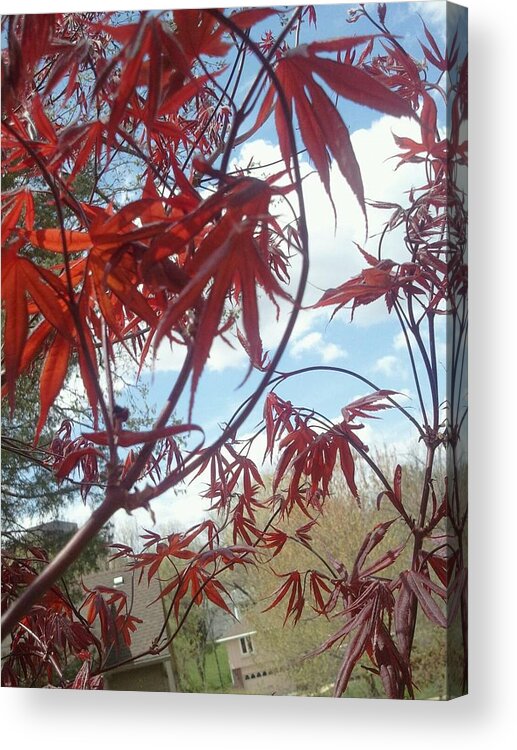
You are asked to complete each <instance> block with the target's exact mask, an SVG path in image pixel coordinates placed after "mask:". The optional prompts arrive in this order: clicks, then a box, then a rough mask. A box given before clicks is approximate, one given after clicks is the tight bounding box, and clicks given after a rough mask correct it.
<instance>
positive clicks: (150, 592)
mask: <svg viewBox="0 0 517 750" xmlns="http://www.w3.org/2000/svg"><path fill="white" fill-rule="evenodd" d="M138 579H139V574H138V573H137V574H136V575H134V574H133V573H132V572H131V571H127V570H125V569H119V570H101V571H97V572H96V573H90V574H88V575H85V576H83V577H82V581H83V583H84V585H85V586H86V587H87V588H88V589H92V588H94V587H95V586H108V587H109V588H113V589H120V590H122V591H124V592H125V593H126V594H127V601H128V608H130V611H131V614H132V615H133V616H134V617H138V618H140V619H141V620H142V622H141V623H137V629H136V631H135V632H134V633H132V637H131V647H130V648H128V647H127V646H125V644H123V643H121V645H120V646H119V649H118V651H116V650H115V649H114V650H113V652H112V653H111V655H110V658H109V660H108V661H109V663H110V665H113V664H114V663H118V662H121V661H124V660H125V659H127V658H129V657H131V656H136V655H137V654H139V653H141V652H143V651H146V650H147V649H148V648H149V647H150V646H151V644H152V642H153V639H154V638H155V637H156V636H157V635H158V633H159V631H160V629H161V628H162V626H163V624H164V622H165V615H164V611H163V604H162V601H161V600H158V601H155V599H157V598H158V597H159V595H160V593H161V587H160V582H159V580H158V579H157V578H156V577H155V578H151V581H150V582H149V585H148V584H147V578H146V577H144V578H142V581H141V582H140V584H139V583H138ZM167 657H168V652H167V651H164V652H162V654H161V655H156V654H147V655H146V656H143V657H142V658H141V659H139V660H138V662H137V665H138V666H140V665H142V664H143V663H147V662H149V661H159V660H161V659H164V658H167Z"/></svg>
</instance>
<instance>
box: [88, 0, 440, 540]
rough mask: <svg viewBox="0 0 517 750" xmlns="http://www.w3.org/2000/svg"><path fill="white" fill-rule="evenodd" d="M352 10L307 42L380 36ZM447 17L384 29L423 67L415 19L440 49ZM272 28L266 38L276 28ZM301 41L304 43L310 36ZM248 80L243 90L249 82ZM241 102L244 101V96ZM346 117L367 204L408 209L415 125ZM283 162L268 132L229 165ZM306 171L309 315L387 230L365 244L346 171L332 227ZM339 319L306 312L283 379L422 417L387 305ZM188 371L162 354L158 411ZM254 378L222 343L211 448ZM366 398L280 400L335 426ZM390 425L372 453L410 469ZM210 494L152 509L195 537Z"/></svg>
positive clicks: (321, 22) (336, 8)
mask: <svg viewBox="0 0 517 750" xmlns="http://www.w3.org/2000/svg"><path fill="white" fill-rule="evenodd" d="M350 7H354V6H351V5H342V6H340V5H332V6H318V7H317V14H318V15H317V19H318V26H317V30H316V31H314V29H312V28H311V29H310V32H309V34H310V38H311V39H314V38H320V39H325V38H332V37H336V36H351V35H356V34H362V33H371V32H372V28H371V26H370V25H369V24H368V23H367V22H365V21H364V19H361V20H360V21H359V22H358V23H356V24H347V23H346V17H347V11H348V9H349V8H350ZM444 7H445V3H442V2H431V3H427V2H426V3H404V4H402V3H393V4H391V3H390V4H388V15H387V25H388V27H389V28H390V29H391V30H393V31H394V32H395V33H397V34H399V35H400V36H401V37H403V43H404V44H405V45H407V47H408V49H409V50H410V52H411V53H412V54H413V55H414V56H415V57H416V58H417V59H419V60H422V59H423V53H422V51H421V48H420V46H419V45H418V44H417V42H416V39H417V36H418V37H420V38H421V31H422V23H421V19H420V17H419V15H418V14H420V16H421V17H422V18H423V19H424V20H425V22H426V24H427V25H428V27H429V28H430V30H431V31H432V32H433V33H434V34H435V36H436V38H437V40H438V41H439V42H441V41H442V40H443V39H444V29H445V15H444ZM367 8H368V9H369V10H370V12H371V13H372V15H374V16H375V12H376V11H375V8H376V3H372V4H369V5H367ZM263 27H264V29H266V28H268V22H267V21H266V22H265V23H264V24H263ZM261 33H262V29H261V28H260V27H259V30H258V33H257V32H256V33H255V35H254V38H257V36H260V34H261ZM304 33H306V31H305V32H304ZM306 38H307V37H306ZM300 41H301V42H302V43H303V42H304V41H305V40H304V35H303V33H302V37H301V40H300ZM252 74H253V67H251V68H250V71H249V74H248V75H249V78H248V80H251V76H252ZM243 80H244V81H246V77H244V79H243ZM242 93H243V94H244V93H245V90H244V88H243V91H242ZM340 106H341V108H342V112H343V114H344V119H345V122H346V123H347V125H348V126H349V128H350V131H351V134H352V142H353V144H354V149H355V151H356V155H357V158H358V161H359V164H360V166H361V170H362V176H363V182H364V186H365V194H366V197H367V198H368V199H373V200H387V201H393V202H400V203H404V193H405V192H406V191H408V190H410V189H411V187H413V186H415V187H416V186H418V185H420V184H422V182H423V180H424V177H425V173H424V172H423V169H422V167H421V166H420V165H407V166H404V167H401V168H400V169H399V170H396V171H395V169H394V167H395V164H396V161H395V160H393V159H390V158H389V157H391V156H392V155H393V154H394V152H395V145H394V142H393V135H392V134H393V133H396V134H397V135H406V136H410V137H415V136H418V127H417V125H416V124H415V123H414V122H412V121H410V120H408V119H397V118H392V117H388V116H382V115H380V114H379V113H377V112H373V111H371V110H368V109H367V108H364V107H359V106H356V105H350V103H347V102H346V103H342V104H341V105H340ZM279 157H280V152H279V148H278V145H277V143H276V142H275V133H274V130H273V128H272V127H271V125H270V124H269V123H268V124H267V125H266V126H265V127H264V128H263V129H262V130H261V131H260V132H259V133H257V134H256V135H255V136H254V137H253V139H252V140H251V141H250V142H249V143H246V144H245V145H244V146H243V147H242V148H241V149H239V150H238V151H237V153H236V154H235V158H234V159H233V160H232V164H236V165H241V166H244V165H245V164H247V163H248V162H249V160H250V158H253V159H254V160H255V163H260V164H268V163H269V162H270V161H272V160H274V159H275V158H276V159H278V158H279ZM301 167H302V173H303V174H305V175H308V176H307V177H306V179H305V181H304V195H305V201H306V206H307V214H308V225H309V239H310V254H311V271H310V276H309V285H308V288H307V293H306V297H305V304H306V305H310V304H313V303H314V302H315V301H316V300H317V299H318V298H319V297H320V296H321V294H322V292H323V290H324V289H326V288H330V287H334V286H338V285H339V284H341V283H343V282H344V281H346V280H347V279H348V278H350V277H351V276H353V275H354V274H356V273H358V272H359V271H360V270H361V268H363V266H364V260H363V258H362V256H361V255H360V254H359V252H358V251H357V249H356V247H355V245H354V242H358V243H360V244H361V245H362V246H364V247H365V248H366V249H367V250H369V251H370V252H372V253H374V254H375V252H376V247H377V245H376V242H377V240H376V237H375V235H376V234H377V233H378V232H379V231H380V230H381V228H382V225H383V222H384V221H385V220H386V218H388V214H387V213H385V212H379V211H376V212H375V213H374V212H371V211H369V228H370V237H369V239H368V241H367V242H366V243H365V225H364V221H363V218H362V215H361V211H360V209H359V207H358V205H357V203H356V201H355V199H354V197H353V195H352V193H351V191H350V189H349V187H348V186H347V184H346V183H345V181H344V180H343V178H342V177H341V175H340V174H339V172H338V170H337V169H336V168H333V169H332V178H331V180H332V191H333V196H334V200H335V203H336V206H337V207H338V216H339V220H338V224H337V227H335V225H334V217H333V213H332V208H331V205H330V203H329V201H328V199H327V197H326V194H325V192H324V189H323V187H322V184H321V181H320V180H319V177H318V176H317V175H315V174H310V173H311V172H312V166H311V165H310V164H309V162H308V161H307V158H306V157H302V163H301ZM400 237H401V236H400V234H398V235H397V233H393V234H391V235H389V236H388V238H387V240H386V242H385V244H384V246H383V256H384V257H387V258H392V259H393V260H405V259H406V255H405V251H404V249H403V247H402V243H401V242H400ZM295 265H296V264H295ZM294 275H296V274H294ZM260 311H261V327H262V336H263V342H264V347H265V349H271V350H272V349H274V347H275V346H276V344H277V343H278V340H279V338H280V335H281V333H282V330H283V325H282V323H283V324H284V325H285V320H286V314H287V312H288V311H287V309H285V310H284V309H283V310H282V315H281V317H280V320H279V321H277V320H276V318H275V312H274V310H273V309H272V306H271V305H270V304H268V303H266V302H264V304H262V305H261V310H260ZM331 313H332V308H321V309H320V310H304V311H302V312H301V314H300V316H299V319H298V322H297V325H296V328H295V331H294V334H293V337H292V340H291V342H290V344H289V346H288V347H287V350H286V353H285V354H284V357H283V359H282V361H281V363H280V368H279V369H281V370H283V371H288V370H295V369H298V368H300V367H307V366H311V365H322V364H324V365H334V366H338V367H345V368H350V369H352V370H355V371H357V372H359V373H360V374H362V375H364V376H365V377H367V378H369V379H371V380H372V381H374V382H375V383H376V384H377V385H378V386H379V387H380V388H392V389H394V390H397V391H400V392H401V393H402V394H404V395H403V396H401V403H402V404H403V405H404V406H405V407H406V408H408V409H409V410H410V411H413V410H414V413H415V415H416V416H417V415H418V410H417V406H418V405H417V402H416V399H415V392H414V384H413V382H412V376H411V373H410V369H409V362H408V360H407V354H406V351H405V349H404V348H403V346H402V341H401V337H400V329H399V327H398V325H397V321H396V318H394V317H393V316H388V315H387V311H386V306H385V304H384V301H383V300H382V299H381V300H379V301H378V302H375V303H373V304H372V305H369V306H368V307H364V308H358V309H357V311H356V313H355V316H354V321H353V322H350V313H349V311H346V310H343V311H341V312H340V313H338V314H337V315H336V316H335V317H334V319H333V320H332V321H330V322H329V320H330V316H331ZM438 356H439V359H440V361H441V362H442V363H443V365H445V336H444V334H443V332H441V331H439V332H438ZM181 361H182V356H181V353H178V352H177V351H175V350H173V351H172V352H171V351H166V350H165V348H162V349H161V350H160V353H159V356H158V359H157V361H156V363H155V365H154V368H153V371H152V372H149V373H146V374H145V375H144V376H143V377H144V378H145V380H146V381H148V382H149V384H150V388H151V390H150V397H151V401H153V402H155V403H156V405H157V408H158V409H159V408H160V404H161V403H163V400H164V398H165V397H166V395H167V394H168V392H169V391H170V389H171V387H172V385H173V383H174V380H175V377H176V373H177V372H178V370H179V367H180V365H181ZM246 370H247V366H246V356H245V354H244V353H243V351H242V350H241V347H240V346H239V344H238V343H236V346H235V348H234V349H231V348H230V347H228V346H226V345H225V344H224V343H223V342H222V341H218V342H217V343H216V345H215V346H214V348H213V350H212V352H211V357H210V359H209V361H208V364H207V367H206V369H205V373H204V374H203V377H202V379H201V382H200V385H199V388H198V391H197V395H196V402H195V409H194V414H193V420H194V421H197V422H198V423H199V424H201V425H202V426H203V428H204V430H205V433H206V438H207V444H208V443H209V442H210V441H211V440H212V439H214V438H215V437H216V436H217V435H218V434H219V425H220V424H221V423H224V422H225V421H226V420H227V419H228V418H229V417H230V416H231V414H232V413H233V411H234V410H235V408H236V407H237V406H238V405H239V404H240V403H241V402H242V401H243V400H244V399H245V398H246V397H247V396H248V395H249V394H250V393H251V391H252V390H253V385H254V383H256V382H258V377H259V376H258V374H252V376H251V377H250V378H249V379H248V381H247V382H246V383H245V384H244V386H242V387H241V388H239V387H238V386H239V385H240V384H241V382H242V379H243V376H244V374H245V373H246ZM367 391H368V388H367V387H366V386H364V385H363V384H362V383H360V382H358V381H357V380H355V379H353V378H346V377H344V376H343V375H338V374H317V375H316V374H313V375H308V376H303V377H297V378H293V379H291V380H290V381H288V384H284V385H283V386H282V387H281V388H279V389H278V393H279V395H281V396H283V397H284V398H288V399H290V400H291V401H292V402H293V403H294V404H297V405H300V406H305V407H308V408H314V409H316V410H318V411H320V412H322V413H324V414H326V415H328V417H329V418H331V419H335V418H336V417H337V416H339V413H340V409H341V408H342V407H343V406H344V405H345V404H346V403H348V402H350V401H351V400H353V399H355V398H357V397H358V396H360V395H364V394H365V393H366V392H367ZM188 399H189V392H188V390H187V391H186V392H185V394H184V397H183V398H182V400H181V402H180V404H179V406H178V409H177V417H178V418H180V419H182V420H184V421H187V413H188ZM261 410H262V407H261V406H260V407H257V408H256V409H255V411H254V413H253V414H252V416H251V418H250V419H249V420H248V422H247V423H246V425H245V426H244V428H243V430H242V433H243V434H245V433H249V432H251V431H252V428H253V426H254V425H255V424H256V423H257V422H258V421H259V419H260V416H261ZM384 414H385V416H384V417H383V419H382V421H381V420H379V421H376V422H371V423H370V424H369V425H368V426H367V428H366V429H365V430H364V431H363V432H362V434H361V437H362V438H363V440H364V441H365V442H366V443H367V444H369V445H370V448H371V449H374V448H375V447H376V446H377V447H379V448H382V447H383V446H384V445H388V446H390V447H391V448H393V449H394V450H396V451H398V452H399V456H400V458H399V460H402V461H403V459H404V455H403V454H405V453H406V452H407V451H411V450H414V449H415V447H416V438H414V437H413V438H412V433H411V430H410V429H408V425H407V424H406V423H405V422H404V421H402V420H401V419H400V417H399V416H398V414H397V413H396V412H395V411H388V412H385V413H384ZM261 450H263V444H262V445H261V444H259V445H257V450H256V456H255V457H256V458H257V459H258V458H259V457H260V455H261ZM202 488H203V482H202V478H201V479H198V480H196V481H195V482H194V483H193V485H192V486H191V487H190V488H187V490H186V492H185V493H184V494H183V495H182V496H180V497H175V496H174V493H172V492H169V493H166V495H165V496H163V497H162V498H159V499H158V500H156V501H154V504H153V508H154V510H155V513H156V516H157V521H158V523H159V524H165V525H166V524H169V523H174V524H179V525H190V524H191V523H194V522H195V521H196V520H198V519H199V517H200V513H201V509H202V508H203V507H204V506H205V504H206V501H203V500H201V501H200V500H199V499H198V497H197V495H198V492H199V490H200V489H202ZM74 513H75V514H76V515H77V517H78V520H80V518H81V517H84V516H85V514H86V509H84V510H81V509H79V508H77V509H74ZM138 518H139V520H140V521H141V523H143V524H144V525H147V524H149V523H150V519H149V517H148V515H147V514H146V513H144V512H142V514H138Z"/></svg>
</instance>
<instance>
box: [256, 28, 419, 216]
mask: <svg viewBox="0 0 517 750" xmlns="http://www.w3.org/2000/svg"><path fill="white" fill-rule="evenodd" d="M372 39H373V37H371V36H364V37H354V38H343V39H334V40H332V41H329V42H313V43H311V44H308V45H303V46H300V47H296V48H294V49H292V50H288V51H287V52H286V53H285V54H284V55H283V56H281V57H280V59H279V60H278V61H277V63H276V67H275V73H276V76H277V79H278V84H279V85H280V86H281V87H282V90H283V92H284V95H285V99H286V101H287V106H288V108H289V112H291V113H293V114H294V113H296V117H297V119H298V124H299V128H300V135H301V138H302V140H303V143H304V145H305V147H306V148H307V152H308V154H309V157H310V158H311V159H312V161H313V162H314V165H315V167H316V169H317V171H318V173H319V175H320V178H321V180H322V182H323V185H324V186H325V190H326V191H327V193H328V195H329V197H330V198H331V200H332V196H331V190H330V164H331V161H332V159H334V160H335V162H336V164H337V165H338V167H339V169H340V171H341V173H342V175H343V177H345V179H346V180H347V182H348V183H349V185H350V187H351V188H352V190H353V192H354V194H355V196H356V198H357V200H358V201H359V204H360V206H361V208H362V210H363V212H365V204H364V188H363V182H362V178H361V171H360V168H359V164H358V163H357V159H356V157H355V154H354V150H353V148H352V144H351V141H350V134H349V131H348V128H347V127H346V125H345V123H344V121H343V118H342V116H341V114H340V113H339V111H338V109H337V108H336V106H335V105H334V103H333V102H332V100H331V99H330V97H329V95H328V94H327V93H326V91H325V89H324V88H323V86H321V85H320V84H319V83H317V82H316V81H315V79H314V76H315V75H316V76H318V77H319V78H321V79H322V80H323V82H324V83H325V84H326V85H327V86H328V87H330V88H331V89H332V91H334V92H335V93H336V94H338V95H339V96H342V97H343V98H344V99H346V100H349V101H353V102H356V103H357V104H361V105H364V106H366V107H370V108H372V109H376V110H378V111H381V112H384V113H386V114H391V115H394V116H396V117H401V116H407V117H411V116H413V110H412V109H411V106H410V105H409V104H408V102H407V101H406V100H405V99H404V98H402V97H401V96H400V95H399V94H397V93H394V92H393V91H391V89H390V88H389V87H388V85H387V82H388V81H387V78H386V80H384V79H383V77H382V76H379V75H378V76H375V77H374V76H372V75H370V74H369V73H367V72H365V71H364V70H362V69H361V67H357V66H354V65H353V64H352V63H351V62H350V57H349V55H350V52H351V51H352V50H353V49H355V48H356V47H358V46H360V45H362V44H367V43H369V42H371V41H372ZM329 52H330V53H334V52H337V53H340V54H342V53H346V55H347V58H348V59H347V60H346V61H342V60H333V59H330V58H328V57H320V56H318V53H329ZM275 93H276V92H275V87H274V86H273V85H272V86H271V88H270V90H269V92H268V94H267V96H266V98H265V100H264V103H263V105H262V109H261V111H260V113H259V117H258V119H259V122H262V121H263V120H264V119H265V118H266V117H267V114H268V112H269V110H270V108H271V106H272V104H273V102H275V101H276V103H275V125H276V129H277V132H278V137H279V143H280V150H281V152H282V157H283V159H284V161H285V163H286V166H287V167H288V169H290V168H291V159H292V157H293V143H292V142H291V140H290V137H289V131H288V123H287V122H286V114H285V111H284V108H283V106H282V102H281V100H280V98H279V97H278V95H277V96H276V99H275Z"/></svg>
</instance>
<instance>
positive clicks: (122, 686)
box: [105, 662, 174, 692]
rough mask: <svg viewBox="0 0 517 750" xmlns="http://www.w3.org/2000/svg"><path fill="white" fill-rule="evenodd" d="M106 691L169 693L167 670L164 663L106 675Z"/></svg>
mask: <svg viewBox="0 0 517 750" xmlns="http://www.w3.org/2000/svg"><path fill="white" fill-rule="evenodd" d="M105 688H106V690H138V691H145V692H170V691H171V690H173V689H174V688H173V686H172V685H170V681H169V675H168V670H167V667H166V665H165V663H164V662H158V663H156V664H148V665H142V666H141V667H135V668H134V669H127V670H124V671H122V672H112V673H111V674H109V675H106V679H105Z"/></svg>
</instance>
